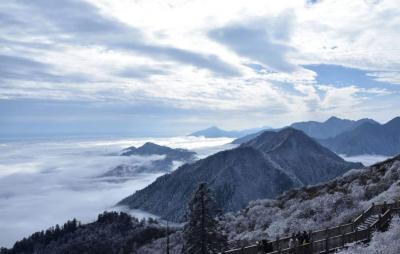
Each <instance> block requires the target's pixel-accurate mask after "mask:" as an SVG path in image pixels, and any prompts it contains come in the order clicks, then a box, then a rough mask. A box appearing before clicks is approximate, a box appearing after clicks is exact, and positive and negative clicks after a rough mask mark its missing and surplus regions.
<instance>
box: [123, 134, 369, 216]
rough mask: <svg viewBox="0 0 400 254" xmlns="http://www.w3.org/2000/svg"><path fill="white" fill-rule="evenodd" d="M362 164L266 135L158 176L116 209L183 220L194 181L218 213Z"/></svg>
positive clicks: (302, 141) (296, 139)
mask: <svg viewBox="0 0 400 254" xmlns="http://www.w3.org/2000/svg"><path fill="white" fill-rule="evenodd" d="M360 167H362V164H360V163H351V162H346V161H344V160H343V159H342V158H340V157H339V156H337V155H336V154H335V153H333V152H331V151H329V150H328V149H327V148H325V147H323V146H321V145H320V144H318V143H317V142H316V141H314V140H313V139H312V138H310V137H308V136H307V135H306V134H305V133H304V132H302V131H299V130H296V129H294V128H285V129H283V130H281V131H279V132H272V131H266V132H263V133H262V134H261V135H259V136H258V137H256V138H255V139H253V140H251V141H249V142H247V143H244V144H242V145H241V146H239V147H237V148H234V149H231V150H227V151H222V152H219V153H216V154H214V155H211V156H209V157H207V158H205V159H202V160H199V161H197V162H195V163H192V164H185V165H183V166H181V167H180V168H178V169H177V170H175V171H174V172H172V173H170V174H166V175H164V176H161V177H159V178H158V179H157V180H156V181H155V182H153V183H152V184H150V185H149V186H147V187H146V188H144V189H142V190H139V191H137V192H136V193H134V194H133V195H131V196H129V197H127V198H125V199H123V200H122V201H121V202H119V203H118V205H125V206H128V207H129V208H132V209H142V210H145V211H148V212H151V213H154V214H156V215H160V216H161V217H162V218H165V219H169V220H172V221H183V220H184V215H185V206H186V204H187V201H188V199H189V198H190V196H191V193H192V192H193V190H194V188H196V186H197V184H198V183H199V182H207V183H208V185H209V187H210V188H211V189H213V191H214V193H215V197H216V199H217V202H218V203H219V204H220V206H221V208H222V210H223V211H225V212H226V211H237V210H239V209H241V208H243V207H245V206H246V205H247V204H248V202H249V201H251V200H255V199H260V198H274V197H276V196H277V195H279V194H280V193H282V192H283V191H286V190H288V189H291V188H294V187H299V186H304V185H308V184H314V183H318V182H322V181H326V180H329V179H332V178H334V177H337V176H339V175H341V174H343V173H344V172H346V171H348V170H349V169H352V168H360Z"/></svg>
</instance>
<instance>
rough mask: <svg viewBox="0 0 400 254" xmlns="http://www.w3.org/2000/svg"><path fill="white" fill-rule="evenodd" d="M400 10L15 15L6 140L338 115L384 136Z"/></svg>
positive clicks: (49, 6)
mask: <svg viewBox="0 0 400 254" xmlns="http://www.w3.org/2000/svg"><path fill="white" fill-rule="evenodd" d="M398 6H399V2H398V0H380V1H372V0H354V1H346V0H322V1H309V0H307V1H306V0H295V1H293V0H283V1H260V0H249V1H218V2H216V1H211V0H169V1H158V0H146V1H144V0H139V1H130V0H115V1H108V0H64V1H51V0H37V1H22V0H16V1H11V2H10V1H2V2H1V3H0V24H1V25H0V41H1V43H0V114H1V116H2V117H1V118H0V126H1V127H0V128H1V133H0V135H1V136H2V137H10V136H22V135H23V136H38V135H43V136H49V135H61V134H66V135H70V134H74V135H77V134H79V135H81V134H82V135H83V134H84V135H104V134H121V135H135V136H154V135H158V136H160V135H164V136H165V135H169V136H172V135H182V134H183V133H190V132H192V131H194V130H197V129H199V128H202V127H207V126H209V125H219V126H221V127H224V128H226V129H238V128H245V127H256V126H263V125H269V126H273V127H279V126H284V125H286V124H289V123H291V122H294V121H299V120H308V119H312V120H325V119H327V118H328V117H329V116H331V115H336V116H338V117H343V118H351V119H358V118H362V117H372V118H374V119H376V120H378V121H381V122H385V121H387V120H389V119H391V118H393V117H394V116H396V115H398V113H399V111H398V108H400V100H399V93H400V85H399V84H400V65H399V63H400V49H399V47H398V41H399V40H400V33H399V27H400V18H399V17H400V8H398ZM227 115H229V117H226V116H227ZM27 125H29V126H30V128H29V129H27V128H26V127H25V126H27Z"/></svg>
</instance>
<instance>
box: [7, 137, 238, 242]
mask: <svg viewBox="0 0 400 254" xmlns="http://www.w3.org/2000/svg"><path fill="white" fill-rule="evenodd" d="M231 140H232V139H229V138H218V139H205V138H195V137H176V138H170V139H167V138H164V139H162V138H159V139H154V138H149V139H120V138H118V139H99V140H94V139H82V140H78V139H75V140H57V141H14V142H7V143H1V144H0V246H11V245H12V244H13V243H14V242H15V241H16V240H19V239H22V238H23V237H25V236H28V235H30V234H31V233H33V232H35V231H38V230H43V229H46V228H47V227H50V226H54V225H55V224H57V223H58V224H62V223H64V222H65V221H66V220H69V219H72V218H77V219H78V220H81V221H83V222H89V221H92V220H94V219H95V217H96V216H97V214H98V213H100V212H102V211H104V210H106V209H108V210H109V209H115V208H113V205H115V204H116V203H117V202H118V201H120V200H121V199H122V198H124V197H126V196H128V195H129V194H131V193H133V192H134V191H135V190H137V189H141V188H143V187H145V186H146V185H148V184H150V183H151V182H152V181H153V180H155V178H157V177H158V176H160V175H161V174H140V175H137V177H132V178H130V179H129V180H128V181H122V182H121V181H120V182H110V181H103V179H96V178H95V177H96V176H99V175H101V174H102V173H104V172H105V171H107V170H110V169H111V168H114V167H116V166H117V165H120V164H122V163H126V164H130V165H133V164H141V163H146V162H148V161H149V160H154V159H157V158H155V157H139V156H132V157H131V156H129V157H127V156H117V154H118V152H119V151H120V150H121V149H123V148H126V147H128V146H131V145H135V146H140V145H142V144H143V143H144V142H146V141H152V142H156V143H158V144H163V145H168V146H171V147H182V148H188V149H192V150H194V151H196V152H198V153H199V155H200V157H204V156H206V155H209V154H210V153H213V152H215V151H218V150H221V149H226V148H229V147H230V145H224V144H227V143H229V142H230V141H231ZM135 214H136V216H144V214H142V213H140V211H137V212H136V213H135Z"/></svg>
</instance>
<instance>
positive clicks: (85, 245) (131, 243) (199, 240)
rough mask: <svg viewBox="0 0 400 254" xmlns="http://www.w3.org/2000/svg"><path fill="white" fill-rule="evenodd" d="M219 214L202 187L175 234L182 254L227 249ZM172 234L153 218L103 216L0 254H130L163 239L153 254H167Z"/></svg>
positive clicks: (60, 228)
mask: <svg viewBox="0 0 400 254" xmlns="http://www.w3.org/2000/svg"><path fill="white" fill-rule="evenodd" d="M219 213H220V209H218V207H217V204H216V202H215V199H214V197H213V195H212V194H211V191H210V190H209V189H208V187H207V185H206V184H205V183H201V184H200V185H199V186H198V188H197V190H196V191H195V192H194V193H193V196H192V199H191V201H190V202H189V204H188V211H187V223H186V224H185V226H184V229H183V231H181V233H178V234H182V236H183V248H182V251H181V252H182V253H184V254H211V253H218V252H220V251H221V250H223V249H224V248H225V247H226V241H227V238H226V236H224V235H223V234H221V232H222V230H221V228H220V225H219V223H218V220H217V219H216V217H217V216H218V215H219ZM175 233H177V230H176V229H174V228H173V229H170V228H168V227H167V228H165V227H164V226H161V225H159V223H158V221H157V220H155V219H152V218H149V219H147V220H144V219H142V220H140V221H139V220H138V219H137V218H134V217H132V216H130V215H129V214H126V213H123V212H120V213H118V212H104V213H102V214H99V215H98V217H97V220H96V221H95V222H93V223H88V224H81V223H80V222H79V221H77V220H76V219H73V220H71V221H67V222H66V223H64V225H62V226H59V225H56V226H55V227H51V228H49V229H47V230H45V231H40V232H36V233H34V234H32V235H31V236H29V237H27V238H24V239H22V240H20V241H17V242H16V243H15V244H14V246H13V247H12V248H11V249H6V248H1V249H0V254H28V253H35V254H36V253H40V254H81V253H87V254H90V253H96V254H114V253H115V254H131V253H137V250H138V249H139V248H140V247H142V246H144V245H146V244H149V243H151V242H153V241H154V240H156V239H165V237H166V236H167V237H166V239H167V240H166V242H167V243H166V248H165V249H164V248H163V249H157V251H156V253H167V254H169V253H170V246H169V235H170V234H171V235H172V234H175ZM178 252H179V251H178ZM171 253H172V252H171ZM174 253H176V251H175V252H174Z"/></svg>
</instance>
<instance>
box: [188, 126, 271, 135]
mask: <svg viewBox="0 0 400 254" xmlns="http://www.w3.org/2000/svg"><path fill="white" fill-rule="evenodd" d="M266 128H268V127H262V128H254V129H245V130H223V129H221V128H219V127H217V126H211V127H208V128H206V129H203V130H199V131H196V132H193V133H191V134H189V136H195V137H206V138H220V137H228V138H239V137H243V136H246V135H248V134H251V133H256V132H259V131H260V130H263V129H266Z"/></svg>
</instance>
